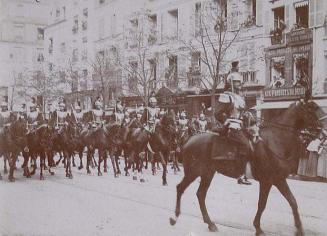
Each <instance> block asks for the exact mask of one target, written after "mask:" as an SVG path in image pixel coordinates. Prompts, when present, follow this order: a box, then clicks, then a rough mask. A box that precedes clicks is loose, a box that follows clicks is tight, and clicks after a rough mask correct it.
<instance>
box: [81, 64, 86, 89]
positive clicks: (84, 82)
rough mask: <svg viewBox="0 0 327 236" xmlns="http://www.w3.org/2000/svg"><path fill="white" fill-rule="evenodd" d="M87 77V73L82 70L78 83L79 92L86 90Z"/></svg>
mask: <svg viewBox="0 0 327 236" xmlns="http://www.w3.org/2000/svg"><path fill="white" fill-rule="evenodd" d="M87 76H88V71H87V69H84V70H83V71H82V81H80V89H81V90H87Z"/></svg>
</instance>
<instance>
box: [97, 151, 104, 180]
mask: <svg viewBox="0 0 327 236" xmlns="http://www.w3.org/2000/svg"><path fill="white" fill-rule="evenodd" d="M98 155H99V161H98V176H101V175H102V172H101V162H102V161H103V158H104V156H103V150H99V149H98Z"/></svg>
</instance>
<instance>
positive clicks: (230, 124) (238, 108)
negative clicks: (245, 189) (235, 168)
mask: <svg viewBox="0 0 327 236" xmlns="http://www.w3.org/2000/svg"><path fill="white" fill-rule="evenodd" d="M232 66H233V68H232V70H233V72H231V73H230V74H229V75H228V77H227V81H226V85H225V91H224V93H222V94H220V96H219V99H218V107H217V110H216V112H215V118H216V119H217V120H218V121H219V122H220V124H221V125H222V128H221V129H220V133H221V134H222V135H227V136H228V137H229V138H230V139H232V140H234V141H236V142H237V143H238V144H239V145H238V148H239V153H240V158H241V159H242V160H246V159H248V155H249V153H250V152H251V147H250V143H249V139H248V138H247V137H246V136H245V134H244V132H243V130H242V128H243V124H242V120H241V117H242V113H243V111H244V109H245V101H244V99H243V97H241V96H240V95H239V92H240V89H241V86H242V82H243V77H242V76H241V74H240V73H238V63H233V64H232ZM244 172H245V170H244ZM238 183H239V184H251V183H250V182H248V181H247V180H246V179H245V180H243V179H242V178H241V177H240V178H239V179H238Z"/></svg>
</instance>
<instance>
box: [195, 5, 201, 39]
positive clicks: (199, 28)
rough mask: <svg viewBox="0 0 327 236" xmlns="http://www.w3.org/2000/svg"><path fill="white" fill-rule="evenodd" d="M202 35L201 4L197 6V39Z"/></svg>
mask: <svg viewBox="0 0 327 236" xmlns="http://www.w3.org/2000/svg"><path fill="white" fill-rule="evenodd" d="M200 35H201V3H200V2H198V3H196V4H195V37H197V36H200Z"/></svg>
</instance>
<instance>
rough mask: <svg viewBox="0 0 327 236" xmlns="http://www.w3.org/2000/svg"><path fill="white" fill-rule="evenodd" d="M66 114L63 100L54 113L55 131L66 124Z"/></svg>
mask: <svg viewBox="0 0 327 236" xmlns="http://www.w3.org/2000/svg"><path fill="white" fill-rule="evenodd" d="M68 116H69V115H68V112H67V109H66V104H65V101H64V100H63V99H61V101H60V102H59V109H58V110H57V111H56V126H55V129H57V130H58V129H59V128H61V127H63V126H64V125H66V124H67V122H68Z"/></svg>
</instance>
